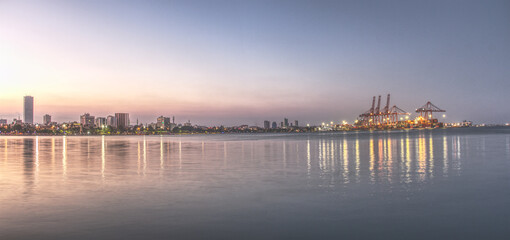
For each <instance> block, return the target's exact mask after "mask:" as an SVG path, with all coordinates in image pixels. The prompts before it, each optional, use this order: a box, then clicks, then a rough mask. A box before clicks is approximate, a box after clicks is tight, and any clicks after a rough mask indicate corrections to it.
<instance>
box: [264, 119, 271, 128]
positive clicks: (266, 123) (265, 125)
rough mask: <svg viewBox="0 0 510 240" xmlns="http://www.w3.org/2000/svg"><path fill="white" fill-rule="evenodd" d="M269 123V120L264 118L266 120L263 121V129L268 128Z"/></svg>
mask: <svg viewBox="0 0 510 240" xmlns="http://www.w3.org/2000/svg"><path fill="white" fill-rule="evenodd" d="M269 124H270V122H269V121H267V120H266V121H264V128H265V129H269Z"/></svg>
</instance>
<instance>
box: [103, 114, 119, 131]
mask: <svg viewBox="0 0 510 240" xmlns="http://www.w3.org/2000/svg"><path fill="white" fill-rule="evenodd" d="M106 126H109V127H114V128H115V127H117V119H116V118H115V117H114V116H111V115H110V116H108V117H106Z"/></svg>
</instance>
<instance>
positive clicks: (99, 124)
mask: <svg viewBox="0 0 510 240" xmlns="http://www.w3.org/2000/svg"><path fill="white" fill-rule="evenodd" d="M96 127H97V128H102V127H106V118H104V117H97V118H96Z"/></svg>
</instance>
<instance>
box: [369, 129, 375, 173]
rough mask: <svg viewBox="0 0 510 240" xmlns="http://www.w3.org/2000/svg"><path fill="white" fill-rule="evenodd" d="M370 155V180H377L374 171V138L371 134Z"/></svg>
mask: <svg viewBox="0 0 510 240" xmlns="http://www.w3.org/2000/svg"><path fill="white" fill-rule="evenodd" d="M369 157H370V163H369V171H370V182H375V173H374V168H375V167H374V165H375V163H374V162H375V154H374V138H373V137H372V136H370V142H369Z"/></svg>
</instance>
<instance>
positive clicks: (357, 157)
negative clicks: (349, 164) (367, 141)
mask: <svg viewBox="0 0 510 240" xmlns="http://www.w3.org/2000/svg"><path fill="white" fill-rule="evenodd" d="M355 146H356V150H355V151H356V160H355V161H356V167H355V170H356V173H355V174H356V182H359V181H360V179H359V171H360V158H359V139H358V137H356V145H355Z"/></svg>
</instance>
